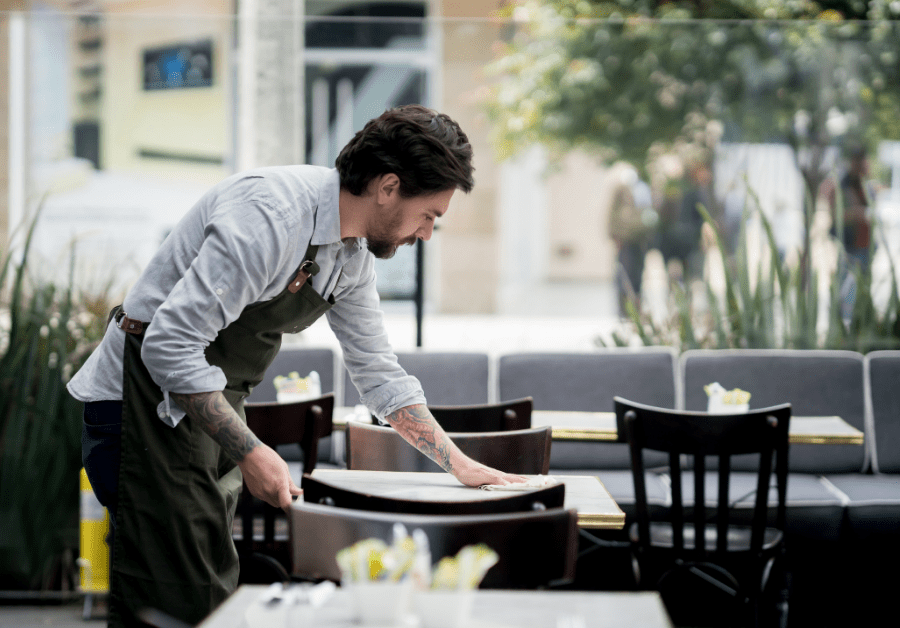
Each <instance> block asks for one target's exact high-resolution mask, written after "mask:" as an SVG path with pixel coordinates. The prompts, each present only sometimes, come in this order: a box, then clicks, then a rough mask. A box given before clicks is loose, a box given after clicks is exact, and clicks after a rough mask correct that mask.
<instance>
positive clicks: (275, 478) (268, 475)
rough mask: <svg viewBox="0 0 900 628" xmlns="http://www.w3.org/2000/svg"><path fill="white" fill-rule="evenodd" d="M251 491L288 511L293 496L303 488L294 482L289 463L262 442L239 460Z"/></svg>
mask: <svg viewBox="0 0 900 628" xmlns="http://www.w3.org/2000/svg"><path fill="white" fill-rule="evenodd" d="M238 466H239V467H240V468H241V473H243V474H244V481H245V482H246V483H247V488H249V489H250V492H251V493H252V494H253V495H254V496H255V497H258V498H259V499H261V500H263V501H264V502H266V503H267V504H270V505H272V506H275V507H276V508H281V509H282V510H284V511H285V512H287V511H288V509H289V508H290V505H291V501H293V498H292V496H294V495H302V494H303V489H301V488H299V487H298V486H297V485H296V484H294V480H293V479H291V474H290V473H289V472H288V466H287V463H286V462H285V461H284V459H282V457H281V456H279V455H278V452H276V451H275V450H274V449H272V448H271V447H269V446H268V445H264V444H262V443H260V444H259V445H257V446H256V447H254V448H253V449H251V450H250V452H249V453H248V454H247V455H246V456H244V459H243V460H241V461H240V462H238Z"/></svg>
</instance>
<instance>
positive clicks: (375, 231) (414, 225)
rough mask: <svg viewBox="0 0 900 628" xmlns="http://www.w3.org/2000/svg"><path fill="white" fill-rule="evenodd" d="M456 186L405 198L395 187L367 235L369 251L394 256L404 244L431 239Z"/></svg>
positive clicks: (381, 256) (384, 255)
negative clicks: (435, 224) (425, 194)
mask: <svg viewBox="0 0 900 628" xmlns="http://www.w3.org/2000/svg"><path fill="white" fill-rule="evenodd" d="M455 191H456V190H455V189H450V190H445V191H443V192H437V193H436V194H430V195H427V196H414V197H411V198H404V197H402V196H400V195H399V194H398V193H397V192H396V191H395V192H394V193H393V194H391V195H390V197H389V198H388V199H387V202H385V204H384V205H382V207H381V208H380V211H379V215H378V218H377V220H376V221H375V224H373V225H370V227H369V233H368V235H367V236H366V239H367V240H368V244H369V251H370V252H371V253H372V255H374V256H375V257H377V258H379V259H389V258H391V257H393V256H394V253H396V252H397V249H398V248H399V247H400V245H401V244H415V243H416V240H419V239H421V240H426V241H427V240H430V239H431V233H432V231H433V230H434V221H435V220H436V219H437V218H440V217H441V216H443V215H444V214H445V213H446V212H447V207H448V206H449V205H450V199H451V198H453V192H455Z"/></svg>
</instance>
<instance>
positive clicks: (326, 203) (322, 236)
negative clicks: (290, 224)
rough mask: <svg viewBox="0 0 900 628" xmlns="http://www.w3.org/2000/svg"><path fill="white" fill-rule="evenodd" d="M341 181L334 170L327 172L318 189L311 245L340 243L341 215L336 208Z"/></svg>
mask: <svg viewBox="0 0 900 628" xmlns="http://www.w3.org/2000/svg"><path fill="white" fill-rule="evenodd" d="M340 189H341V180H340V176H339V175H338V171H337V169H336V168H332V169H331V170H329V171H328V172H327V173H326V174H325V177H324V178H323V179H322V183H321V186H320V187H319V205H318V208H317V209H316V226H315V227H314V228H313V235H312V240H311V244H317V245H319V244H331V243H334V242H340V241H341V213H340V209H339V208H338V199H339V198H340Z"/></svg>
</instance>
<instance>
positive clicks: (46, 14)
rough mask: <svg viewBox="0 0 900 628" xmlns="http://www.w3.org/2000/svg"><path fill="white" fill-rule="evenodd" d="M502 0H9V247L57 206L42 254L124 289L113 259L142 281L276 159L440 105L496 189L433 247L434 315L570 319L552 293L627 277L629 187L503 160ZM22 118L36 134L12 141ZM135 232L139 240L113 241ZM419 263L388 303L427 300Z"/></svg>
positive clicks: (571, 169) (584, 167)
mask: <svg viewBox="0 0 900 628" xmlns="http://www.w3.org/2000/svg"><path fill="white" fill-rule="evenodd" d="M501 4H502V2H501V1H500V0H491V1H489V2H485V1H484V0H461V1H454V2H448V1H444V0H421V1H418V2H409V1H387V2H360V1H340V0H334V1H332V0H305V1H303V0H246V1H244V0H242V1H241V2H239V3H237V2H234V1H233V0H227V1H223V0H149V1H148V0H140V1H138V0H88V1H83V0H43V1H41V2H37V1H30V2H26V1H22V2H18V3H9V2H6V3H4V4H0V8H2V9H3V10H4V11H6V12H5V13H3V14H2V18H0V46H3V47H4V48H5V49H6V50H9V51H10V54H9V55H3V56H0V58H2V59H3V61H2V63H0V96H2V97H0V131H2V132H3V133H0V136H2V138H3V143H2V150H0V162H2V163H0V230H4V231H5V233H3V234H0V235H2V236H3V242H4V243H5V242H7V241H8V240H9V237H10V230H11V229H13V228H14V227H15V226H16V225H17V224H21V223H23V222H24V221H25V220H27V217H28V216H29V215H31V212H33V211H34V209H35V207H36V205H37V202H38V201H37V199H39V198H43V199H44V201H43V203H44V207H43V209H42V212H43V213H42V218H41V221H42V222H41V226H40V228H39V230H38V231H39V235H38V237H37V240H36V248H37V250H38V253H41V252H43V254H44V255H45V256H52V255H57V256H59V255H62V251H63V249H67V248H68V246H69V243H70V242H73V241H75V242H77V248H76V256H77V258H79V259H81V260H82V262H81V266H80V270H79V273H81V274H85V275H88V276H92V277H94V278H95V279H94V280H93V283H94V284H104V285H105V279H104V278H103V277H102V276H99V275H102V273H103V269H104V268H108V267H111V266H113V267H116V268H129V269H130V271H131V276H132V279H133V277H135V276H136V275H137V273H138V272H139V271H140V268H141V267H142V266H143V264H144V263H146V260H147V259H149V256H150V255H152V252H153V251H154V250H155V248H156V247H157V246H158V244H159V242H160V241H161V239H162V238H163V237H164V236H165V234H166V233H167V231H168V229H170V228H171V226H172V225H173V224H174V223H175V222H176V221H177V220H178V218H180V216H181V215H182V214H183V213H184V212H185V211H187V209H188V208H189V207H190V205H191V204H192V202H193V200H192V199H195V198H196V197H197V196H199V194H201V193H202V192H203V190H205V189H206V188H207V187H209V186H210V185H212V184H214V183H215V182H217V181H219V180H220V179H222V178H224V177H226V176H228V175H229V174H231V173H233V172H236V171H239V170H244V169H247V168H252V167H257V166H265V165H276V164H286V163H304V162H305V163H316V164H321V165H331V164H333V161H334V157H335V156H336V154H337V151H338V150H339V149H340V147H342V146H343V145H344V143H345V142H346V141H347V140H349V139H350V137H351V136H352V134H353V133H355V132H356V131H357V130H358V129H359V128H361V126H362V125H363V124H364V123H365V122H366V121H367V120H368V119H370V118H371V117H373V116H376V115H378V114H380V113H381V112H382V111H383V110H384V109H385V108H386V107H390V106H393V105H397V104H403V103H406V102H422V103H424V104H426V105H428V106H431V107H434V108H436V109H439V110H441V111H444V112H446V113H448V114H449V115H450V116H452V117H453V118H454V119H456V120H457V121H458V122H459V123H460V124H461V126H462V127H463V128H464V129H465V130H466V132H467V133H468V135H469V137H470V139H471V141H472V144H473V147H474V150H475V166H476V180H477V185H476V188H475V190H474V191H473V192H472V193H471V194H469V195H463V194H458V195H456V197H455V198H454V201H453V207H452V210H451V212H450V213H449V214H448V215H447V217H446V218H445V219H444V220H443V221H442V224H441V225H440V230H439V231H438V232H437V233H436V235H435V237H434V238H433V240H432V241H431V242H429V243H428V245H427V247H426V269H427V271H426V303H427V310H429V311H432V312H442V313H454V314H456V313H464V314H465V313H473V314H475V313H477V314H490V313H498V312H499V313H521V314H529V313H538V314H540V313H543V312H542V311H541V309H542V308H545V309H546V308H549V309H551V310H553V309H554V308H552V307H550V306H548V302H549V301H551V300H552V296H546V295H544V294H543V293H542V288H543V287H546V286H548V285H550V284H553V283H559V282H562V283H566V282H575V283H577V284H584V285H585V286H588V287H590V286H598V285H601V284H606V283H609V282H611V280H612V277H613V273H614V268H613V260H614V251H613V247H612V243H611V242H610V240H609V238H608V237H607V235H606V227H605V225H606V222H607V221H606V214H607V212H608V203H609V197H610V195H609V194H608V192H607V189H606V188H607V187H608V186H607V185H605V179H604V177H605V173H604V171H603V170H602V169H601V168H600V167H599V166H597V165H596V163H595V161H594V160H593V159H592V158H590V157H588V156H585V155H578V154H574V155H570V156H569V157H567V158H566V160H565V161H564V162H563V163H561V164H554V165H553V166H554V167H552V168H548V164H547V162H546V157H545V156H544V155H543V154H542V153H541V152H540V151H539V150H535V151H533V152H532V153H531V154H528V155H524V156H522V157H519V158H517V159H515V160H513V161H509V162H503V163H500V162H498V161H497V159H496V157H495V151H494V147H493V146H492V145H491V143H490V140H489V137H490V122H489V120H487V118H486V116H485V113H484V108H483V107H482V104H481V102H480V100H479V98H480V94H483V91H484V89H485V88H486V86H487V85H488V82H489V78H488V77H486V76H485V73H484V67H485V66H486V64H488V63H489V62H490V61H491V60H492V58H493V56H494V48H493V46H492V44H493V42H495V41H497V40H499V39H500V38H501V37H502V34H503V33H502V29H503V24H502V23H500V22H498V21H496V20H495V19H493V18H492V16H493V15H494V14H495V12H496V10H497V9H498V8H499V7H500V6H501ZM10 33H12V36H10ZM17 68H18V70H17ZM22 70H25V71H26V74H25V76H21V72H22ZM10 72H12V75H10ZM17 72H18V73H17ZM17 77H18V78H17ZM16 102H18V103H19V105H18V107H19V109H21V110H15V109H16V105H15V103H16ZM10 103H13V105H12V107H13V109H14V110H10V106H11V105H10ZM17 116H18V117H17ZM11 124H12V125H14V126H15V125H17V124H24V128H25V129H26V130H27V132H25V133H23V134H21V135H20V136H17V137H13V138H9V133H8V132H9V130H10V125H11ZM548 173H549V174H548ZM116 225H118V231H116V233H119V234H123V233H124V234H126V235H125V236H118V235H116V236H114V235H112V232H111V231H110V229H111V228H113V227H116ZM113 231H115V229H113ZM104 233H105V234H106V235H104ZM127 234H130V235H127ZM404 249H406V247H404ZM116 256H124V257H125V258H127V259H125V260H124V261H119V260H118V259H116ZM48 261H49V262H50V263H49V264H48V266H51V267H59V268H62V267H63V266H65V264H63V263H57V262H59V260H58V259H49V260H48ZM413 265H414V261H413V251H412V249H409V250H404V251H403V252H402V253H401V254H398V256H397V258H396V259H394V260H390V261H389V262H385V263H383V265H382V267H381V268H380V269H379V278H380V279H379V281H380V285H379V288H380V289H381V290H382V293H383V294H384V295H385V296H386V297H387V298H391V297H392V296H398V295H399V296H402V295H403V294H405V293H408V292H409V291H410V289H411V281H412V280H413V272H412V270H413ZM60 272H62V271H60ZM59 278H60V277H57V279H59ZM88 283H91V282H90V281H88ZM381 284H383V285H381ZM117 287H121V288H124V287H125V286H124V285H123V286H117ZM585 313H589V312H585Z"/></svg>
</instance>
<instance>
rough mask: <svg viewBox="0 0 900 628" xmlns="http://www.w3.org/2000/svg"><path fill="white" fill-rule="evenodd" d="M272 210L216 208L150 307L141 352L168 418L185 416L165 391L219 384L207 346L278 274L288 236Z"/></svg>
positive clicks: (192, 390)
mask: <svg viewBox="0 0 900 628" xmlns="http://www.w3.org/2000/svg"><path fill="white" fill-rule="evenodd" d="M277 216H278V214H277V212H272V211H271V209H267V208H265V207H263V206H262V205H261V203H259V202H256V203H246V202H244V203H240V204H234V205H232V206H225V207H220V208H218V209H217V211H216V215H215V216H214V217H213V218H212V220H210V221H209V223H208V224H207V225H206V227H205V231H204V238H203V243H202V245H201V247H200V250H199V251H198V252H197V255H196V257H194V259H193V260H192V261H191V262H190V266H189V267H188V268H187V269H186V270H185V272H184V275H183V277H182V278H181V279H180V280H179V281H178V283H176V284H175V286H174V287H173V288H172V291H171V292H170V293H169V295H168V296H167V297H166V299H165V301H163V303H162V304H161V305H160V306H159V308H158V309H157V310H156V312H155V313H154V315H153V320H152V322H151V325H150V326H149V328H148V329H147V332H146V334H145V337H144V342H143V346H142V349H141V358H142V360H143V362H144V364H145V365H146V367H147V370H148V371H149V373H150V376H151V378H152V379H153V381H154V382H155V383H156V384H157V385H158V386H159V387H160V388H161V389H162V390H163V392H164V393H165V396H166V402H165V405H166V406H167V407H166V409H167V410H168V412H169V414H170V415H171V416H170V417H168V418H170V419H171V420H170V421H167V422H168V423H170V424H175V423H177V422H178V421H179V420H180V419H181V418H182V417H183V416H184V413H183V411H181V410H180V409H178V408H177V407H176V406H174V405H172V406H169V404H168V403H167V402H168V393H169V392H176V393H183V394H192V393H200V392H212V391H219V390H223V389H224V388H225V385H226V377H225V374H224V373H223V372H222V369H220V368H219V367H216V366H212V365H210V364H209V363H208V362H207V361H206V356H205V349H206V347H207V346H208V345H209V344H210V343H211V342H212V341H213V340H215V338H216V336H217V335H218V333H219V331H220V330H222V329H224V328H225V327H227V326H228V325H229V324H231V323H232V322H233V321H235V320H237V318H238V317H239V316H240V315H241V312H242V311H243V310H244V308H245V307H246V306H247V305H249V304H251V303H254V302H256V301H257V300H259V298H260V295H261V294H262V293H263V292H264V290H265V289H266V287H267V286H268V285H269V284H270V282H271V281H272V280H273V278H274V277H275V276H277V273H278V270H279V268H280V265H281V263H282V258H283V257H284V255H285V251H286V249H287V247H288V242H289V235H288V230H287V229H286V227H285V225H284V224H283V223H282V222H280V221H279V220H278V218H277ZM162 414H163V412H162V410H161V412H160V415H161V418H165V417H162Z"/></svg>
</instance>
